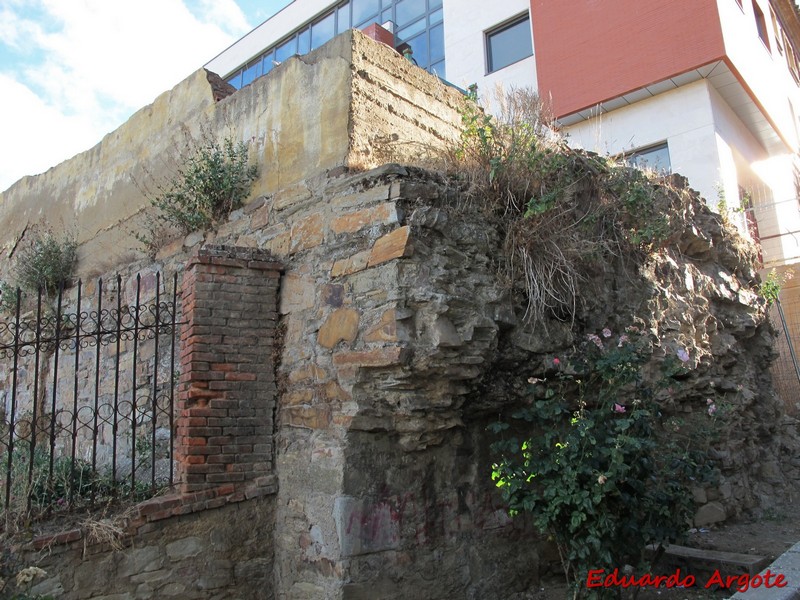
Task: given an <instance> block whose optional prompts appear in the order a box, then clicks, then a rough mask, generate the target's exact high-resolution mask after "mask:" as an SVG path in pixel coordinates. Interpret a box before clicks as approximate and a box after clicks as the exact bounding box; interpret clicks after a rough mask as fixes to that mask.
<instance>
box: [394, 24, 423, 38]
mask: <svg viewBox="0 0 800 600" xmlns="http://www.w3.org/2000/svg"><path fill="white" fill-rule="evenodd" d="M420 31H425V19H420V20H419V21H417V22H416V23H414V24H413V25H409V26H408V27H404V28H403V29H401V30H400V31H398V32H397V39H398V40H402V41H406V40H408V38H410V37H414V36H415V35H417V34H418V33H419V32H420Z"/></svg>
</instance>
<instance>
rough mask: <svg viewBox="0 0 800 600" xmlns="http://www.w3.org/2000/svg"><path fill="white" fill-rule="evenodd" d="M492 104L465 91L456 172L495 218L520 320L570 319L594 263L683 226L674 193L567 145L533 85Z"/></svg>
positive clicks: (641, 249)
mask: <svg viewBox="0 0 800 600" xmlns="http://www.w3.org/2000/svg"><path fill="white" fill-rule="evenodd" d="M500 110H501V114H500V116H499V117H494V116H491V115H489V114H486V113H485V112H484V111H483V110H481V109H480V108H479V107H478V105H477V104H476V103H475V101H474V97H473V98H467V99H466V100H465V103H464V108H463V112H462V121H463V133H462V136H461V140H460V142H459V144H458V147H457V148H455V150H454V151H453V161H452V162H451V164H452V165H453V167H454V168H453V170H454V171H455V173H456V175H455V176H456V177H457V178H458V179H459V182H460V184H461V186H462V189H464V190H465V193H466V195H467V197H468V198H470V199H474V200H475V201H476V202H477V203H479V205H481V206H485V207H486V208H487V210H489V211H490V212H491V214H492V215H493V216H494V217H495V218H499V219H500V220H501V222H502V224H503V228H504V230H505V232H506V248H505V253H504V254H505V261H506V267H507V272H508V274H509V276H510V280H511V281H513V282H522V284H523V285H522V287H523V289H524V294H525V296H526V298H527V303H528V310H527V313H526V317H527V320H528V321H529V322H532V323H534V324H535V323H542V322H545V321H546V320H547V319H548V318H552V317H555V318H558V319H562V320H570V319H573V318H574V316H575V314H576V313H577V311H578V308H579V303H580V299H581V288H582V286H583V284H584V283H585V282H586V281H587V279H588V275H589V274H592V273H594V272H596V271H597V268H598V266H600V267H602V265H603V264H605V263H606V262H608V261H609V260H610V259H611V258H612V257H615V256H622V255H637V254H638V255H640V256H642V255H646V254H647V253H649V252H653V251H655V250H657V249H658V248H660V247H661V246H662V245H664V243H665V242H666V240H667V239H668V238H669V236H670V235H671V234H672V233H673V232H674V231H676V229H678V228H679V227H680V226H681V224H682V221H681V219H682V218H683V217H682V215H683V211H682V210H681V207H680V206H677V205H676V203H678V202H679V200H677V198H680V197H681V196H680V194H674V193H667V192H668V191H672V190H670V189H669V188H670V183H669V181H668V180H667V179H664V178H662V177H658V176H657V175H655V174H650V173H645V172H643V171H641V170H639V169H637V168H634V167H630V166H628V165H625V164H623V163H617V162H615V161H614V160H612V159H609V158H606V157H602V156H598V155H595V154H591V153H587V152H582V151H577V150H573V149H571V148H569V147H568V146H567V145H566V143H565V141H564V140H563V139H562V138H560V137H559V136H558V135H557V134H556V133H554V132H553V130H552V129H551V128H550V127H549V124H548V120H547V118H546V116H545V115H546V112H545V111H544V109H543V106H542V103H541V101H540V100H539V99H538V97H537V96H536V95H535V94H533V93H531V92H528V91H524V90H515V91H514V92H512V93H511V94H509V95H507V96H506V97H505V99H504V100H503V101H502V102H500Z"/></svg>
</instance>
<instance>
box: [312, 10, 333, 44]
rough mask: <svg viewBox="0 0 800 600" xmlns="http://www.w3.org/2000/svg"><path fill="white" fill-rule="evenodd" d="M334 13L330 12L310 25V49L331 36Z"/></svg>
mask: <svg viewBox="0 0 800 600" xmlns="http://www.w3.org/2000/svg"><path fill="white" fill-rule="evenodd" d="M335 27H336V13H331V14H329V15H328V16H327V17H324V18H323V19H322V20H320V21H317V22H316V23H314V24H313V25H312V26H311V49H312V50H315V49H316V48H319V47H320V46H322V44H324V43H325V42H327V41H328V40H329V39H331V38H332V37H333V33H334V29H335Z"/></svg>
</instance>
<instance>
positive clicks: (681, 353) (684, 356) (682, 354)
mask: <svg viewBox="0 0 800 600" xmlns="http://www.w3.org/2000/svg"><path fill="white" fill-rule="evenodd" d="M675 354H677V355H678V358H679V359H680V361H681V362H689V353H688V352H687V351H686V350H684V349H683V348H678V350H677V351H676V352H675Z"/></svg>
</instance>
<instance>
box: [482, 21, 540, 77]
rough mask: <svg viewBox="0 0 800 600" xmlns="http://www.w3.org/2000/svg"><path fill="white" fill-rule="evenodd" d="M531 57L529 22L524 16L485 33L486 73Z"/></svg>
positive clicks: (531, 41)
mask: <svg viewBox="0 0 800 600" xmlns="http://www.w3.org/2000/svg"><path fill="white" fill-rule="evenodd" d="M529 56H533V40H532V39H531V20H530V17H529V16H528V15H527V14H525V15H522V16H521V17H517V18H516V19H514V20H512V21H510V22H507V23H504V24H502V25H500V26H498V27H496V28H494V29H491V30H489V31H487V32H486V64H487V71H488V72H489V73H494V72H495V71H499V70H500V69H503V68H505V67H507V66H508V65H511V64H514V63H515V62H518V61H520V60H522V59H524V58H528V57H529Z"/></svg>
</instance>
